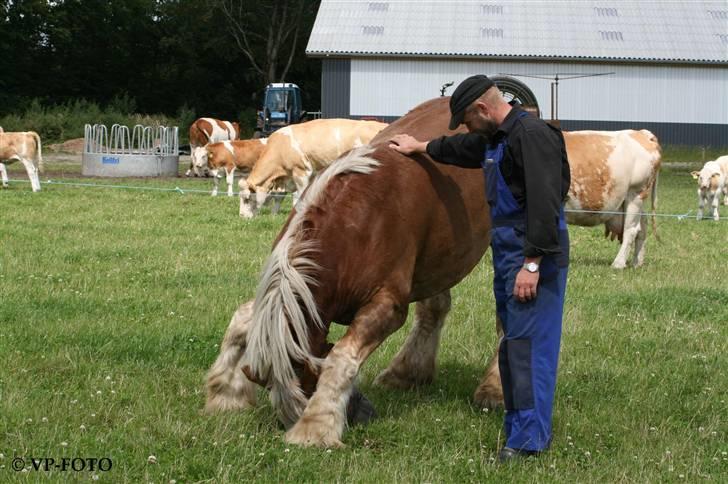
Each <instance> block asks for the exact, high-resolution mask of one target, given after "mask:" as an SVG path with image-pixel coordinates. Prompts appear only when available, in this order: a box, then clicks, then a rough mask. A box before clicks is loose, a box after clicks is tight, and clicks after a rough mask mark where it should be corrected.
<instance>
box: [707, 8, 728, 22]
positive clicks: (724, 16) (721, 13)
mask: <svg viewBox="0 0 728 484" xmlns="http://www.w3.org/2000/svg"><path fill="white" fill-rule="evenodd" d="M708 15H710V16H711V17H712V18H714V19H716V20H728V10H708Z"/></svg>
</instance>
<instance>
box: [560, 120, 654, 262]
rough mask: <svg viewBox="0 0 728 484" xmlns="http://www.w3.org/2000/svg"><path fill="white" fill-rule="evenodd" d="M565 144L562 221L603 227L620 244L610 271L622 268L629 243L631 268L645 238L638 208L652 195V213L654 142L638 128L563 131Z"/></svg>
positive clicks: (640, 257)
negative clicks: (566, 167)
mask: <svg viewBox="0 0 728 484" xmlns="http://www.w3.org/2000/svg"><path fill="white" fill-rule="evenodd" d="M564 140H565V141H566V151H567V154H568V156H569V166H570V168H571V187H570V188H569V195H568V198H567V200H566V208H567V214H566V220H567V222H568V223H570V224H574V225H586V226H593V225H598V224H601V223H604V224H605V226H606V234H607V235H611V236H612V239H614V238H615V237H616V238H619V240H620V242H621V247H620V249H619V253H617V257H615V259H614V261H613V262H612V267H614V268H615V269H623V268H624V267H626V265H627V256H628V255H629V252H630V249H631V246H632V243H634V244H635V246H634V258H633V259H632V265H633V266H634V267H638V266H640V265H642V263H643V262H644V243H645V239H646V237H647V217H645V216H643V215H642V205H643V201H644V199H645V198H647V196H648V195H650V194H651V195H652V212H653V214H654V211H655V200H656V192H655V191H656V188H657V177H658V174H659V171H660V159H661V158H660V145H659V143H658V142H657V138H656V137H655V135H653V134H652V133H650V132H649V131H647V130H644V129H643V130H641V131H634V130H624V131H572V132H564ZM653 224H654V218H653Z"/></svg>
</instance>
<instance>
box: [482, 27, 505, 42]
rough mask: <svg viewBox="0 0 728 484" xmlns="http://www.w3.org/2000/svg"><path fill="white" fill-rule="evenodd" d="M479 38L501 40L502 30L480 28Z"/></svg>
mask: <svg viewBox="0 0 728 484" xmlns="http://www.w3.org/2000/svg"><path fill="white" fill-rule="evenodd" d="M480 36H481V37H485V38H487V39H502V38H503V29H493V28H490V27H482V28H481V29H480Z"/></svg>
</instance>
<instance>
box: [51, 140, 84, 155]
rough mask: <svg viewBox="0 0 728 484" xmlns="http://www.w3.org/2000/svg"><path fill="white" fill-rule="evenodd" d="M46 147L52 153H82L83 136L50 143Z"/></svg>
mask: <svg viewBox="0 0 728 484" xmlns="http://www.w3.org/2000/svg"><path fill="white" fill-rule="evenodd" d="M46 149H47V150H49V151H51V152H52V153H70V154H74V155H80V154H81V153H83V138H74V139H69V140H67V141H64V142H63V143H56V144H52V145H48V147H47V148H46Z"/></svg>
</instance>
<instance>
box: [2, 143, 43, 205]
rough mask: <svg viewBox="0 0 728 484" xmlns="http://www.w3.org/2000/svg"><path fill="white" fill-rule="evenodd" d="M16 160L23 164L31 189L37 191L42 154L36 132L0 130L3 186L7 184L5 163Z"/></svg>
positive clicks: (41, 170)
mask: <svg viewBox="0 0 728 484" xmlns="http://www.w3.org/2000/svg"><path fill="white" fill-rule="evenodd" d="M16 161H20V162H21V163H23V165H25V169H26V171H27V172H28V178H29V179H30V185H31V187H32V188H33V191H34V192H39V191H40V178H39V176H38V172H41V173H42V172H43V154H42V149H41V143H40V136H38V133H36V132H35V131H23V132H18V133H6V132H0V175H2V183H3V187H7V186H8V172H7V169H6V167H5V164H11V163H15V162H16Z"/></svg>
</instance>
